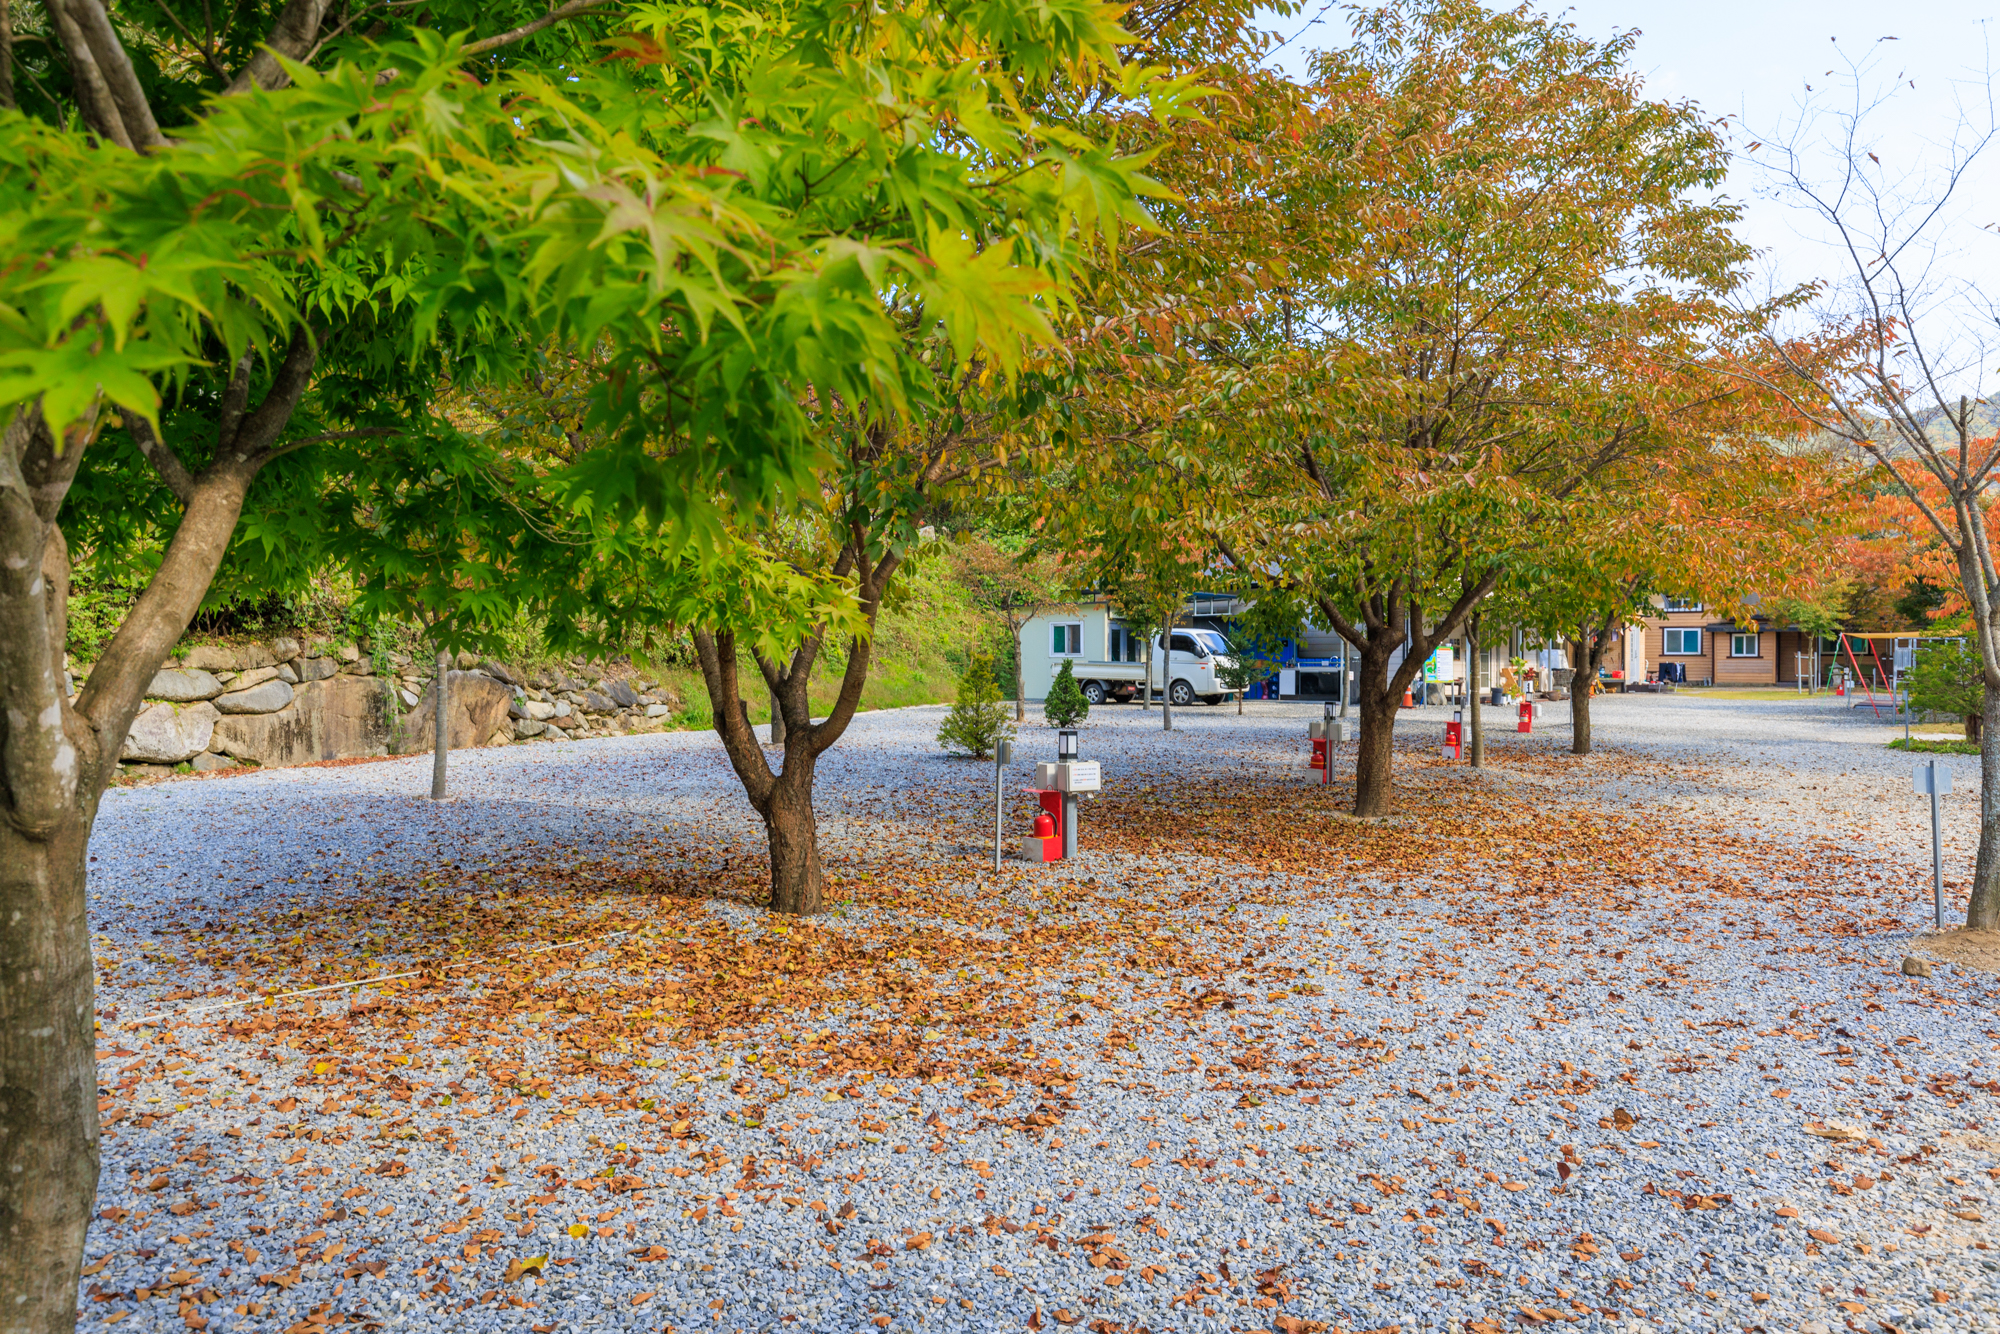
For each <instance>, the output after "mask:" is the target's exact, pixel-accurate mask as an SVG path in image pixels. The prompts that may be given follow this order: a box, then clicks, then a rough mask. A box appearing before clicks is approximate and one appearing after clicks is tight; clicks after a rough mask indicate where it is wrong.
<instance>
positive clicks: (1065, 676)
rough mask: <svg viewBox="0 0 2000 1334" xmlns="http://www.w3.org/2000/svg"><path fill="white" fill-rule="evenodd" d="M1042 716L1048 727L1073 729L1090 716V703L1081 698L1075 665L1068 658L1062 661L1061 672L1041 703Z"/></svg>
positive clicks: (1081, 693)
mask: <svg viewBox="0 0 2000 1334" xmlns="http://www.w3.org/2000/svg"><path fill="white" fill-rule="evenodd" d="M1042 716H1043V717H1044V718H1046V719H1048V720H1049V726H1050V727H1075V726H1076V725H1077V724H1078V723H1080V722H1082V721H1083V720H1084V719H1085V718H1088V717H1089V716H1090V701H1089V700H1087V699H1085V698H1084V697H1083V688H1082V687H1081V686H1079V685H1077V683H1076V671H1075V664H1074V663H1072V662H1071V661H1070V660H1069V659H1068V658H1064V659H1063V665H1062V670H1061V671H1059V672H1057V673H1056V679H1055V681H1054V683H1053V684H1051V685H1050V686H1049V697H1048V698H1047V699H1045V700H1043V701H1042Z"/></svg>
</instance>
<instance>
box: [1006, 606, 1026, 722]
mask: <svg viewBox="0 0 2000 1334" xmlns="http://www.w3.org/2000/svg"><path fill="white" fill-rule="evenodd" d="M1007 626H1008V629H1009V630H1011V631H1012V632H1013V635H1014V721H1015V722H1017V723H1024V722H1026V721H1028V677H1027V672H1026V671H1025V670H1024V669H1023V668H1022V666H1021V661H1022V659H1024V658H1026V657H1027V656H1028V655H1027V654H1025V653H1023V652H1021V627H1020V626H1018V625H1015V624H1014V623H1013V622H1012V621H1009V622H1008V623H1007Z"/></svg>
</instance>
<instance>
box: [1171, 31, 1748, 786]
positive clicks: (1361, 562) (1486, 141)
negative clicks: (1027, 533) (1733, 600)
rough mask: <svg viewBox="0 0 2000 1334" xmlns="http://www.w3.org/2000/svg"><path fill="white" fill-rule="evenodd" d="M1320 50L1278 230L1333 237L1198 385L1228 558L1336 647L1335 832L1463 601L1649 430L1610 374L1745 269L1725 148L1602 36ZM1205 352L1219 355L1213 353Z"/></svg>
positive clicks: (1386, 760) (1710, 322) (1369, 38)
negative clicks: (1352, 723)
mask: <svg viewBox="0 0 2000 1334" xmlns="http://www.w3.org/2000/svg"><path fill="white" fill-rule="evenodd" d="M1357 33H1358V40H1357V42H1356V43H1355V45H1354V46H1353V47H1351V48H1349V49H1347V50H1345V51H1340V52H1333V53H1329V54H1328V55H1326V56H1324V57H1322V58H1321V60H1320V62H1319V64H1318V66H1317V71H1316V73H1317V82H1316V85H1315V91H1316V92H1317V93H1318V94H1319V96H1320V98H1321V100H1322V101H1323V102H1324V104H1325V105H1327V106H1328V107H1329V108H1332V109H1331V110H1329V111H1328V113H1327V117H1326V122H1325V124H1324V125H1323V126H1322V127H1320V128H1318V129H1317V130H1316V131H1314V132H1313V133H1310V134H1307V135H1305V136H1304V137H1303V139H1302V142H1301V144H1300V146H1299V148H1298V150H1297V152H1296V153H1294V154H1292V156H1291V159H1290V160H1289V163H1288V166H1289V169H1288V170H1287V171H1285V172H1283V173H1281V177H1280V179H1281V186H1282V194H1281V195H1280V201H1281V203H1282V205H1283V206H1284V208H1285V209H1286V210H1287V217H1288V218H1289V217H1293V216H1296V217H1299V218H1302V219H1309V220H1320V219H1325V218H1327V217H1331V216H1338V217H1340V218H1342V219H1344V222H1345V226H1344V228H1342V229H1340V230H1339V231H1338V232H1337V233H1336V240H1337V244H1336V245H1334V246H1333V247H1332V248H1331V249H1330V251H1329V252H1328V254H1327V255H1326V257H1325V258H1323V259H1321V260H1319V261H1317V262H1313V263H1311V264H1310V265H1309V266H1308V264H1307V263H1306V261H1305V259H1304V257H1302V256H1297V255H1294V256H1293V257H1292V259H1293V263H1292V268H1291V270H1290V271H1289V273H1288V274H1287V275H1286V277H1287V284H1286V287H1285V289H1284V290H1285V296H1286V301H1285V304H1284V306H1283V308H1282V309H1281V310H1279V311H1276V312H1272V311H1269V310H1268V309H1267V310H1266V311H1265V312H1264V313H1263V314H1262V317H1261V319H1260V321H1259V322H1258V323H1257V324H1256V326H1255V327H1254V328H1250V327H1248V325H1247V322H1246V327H1245V330H1244V342H1245V343H1246V344H1247V343H1249V342H1250V341H1251V339H1252V337H1253V336H1254V338H1255V340H1256V342H1255V346H1253V347H1247V348H1246V349H1245V350H1244V351H1242V352H1240V353H1237V354H1234V355H1235V357H1236V360H1237V361H1238V362H1239V363H1240V365H1238V366H1237V367H1235V368H1234V369H1232V370H1231V371H1230V372H1229V373H1228V374H1226V375H1221V376H1218V377H1217V379H1218V380H1220V381H1223V382H1224V383H1226V390H1224V391H1222V392H1218V394H1217V399H1218V401H1219V402H1220V403H1222V404H1224V405H1226V407H1227V408H1228V410H1229V411H1230V412H1231V413H1233V418H1232V420H1233V422H1234V423H1236V426H1235V435H1234V439H1233V440H1232V441H1231V444H1232V448H1230V449H1228V450H1217V451H1214V452H1213V453H1212V454H1211V455H1210V456H1208V459H1209V466H1210V469H1211V472H1212V474H1213V476H1214V478H1215V480H1216V482H1217V483H1218V484H1220V485H1225V486H1226V487H1227V488H1228V490H1229V492H1230V494H1231V495H1233V496H1234V497H1236V499H1237V502H1238V503H1237V505H1236V507H1235V511H1234V513H1233V514H1232V515H1231V516H1229V519H1228V521H1227V522H1226V523H1225V524H1224V525H1223V526H1222V529H1221V531H1219V532H1218V534H1217V540H1218V544H1219V545H1221V546H1222V547H1223V548H1224V549H1225V550H1227V551H1228V552H1229V553H1230V555H1231V557H1232V561H1233V563H1234V564H1236V565H1237V566H1238V567H1240V568H1244V569H1257V570H1278V571H1282V572H1283V575H1284V577H1285V578H1286V579H1287V580H1288V581H1289V583H1290V585H1291V587H1292V588H1293V589H1294V590H1295V591H1296V592H1297V593H1298V594H1299V595H1300V596H1301V597H1303V598H1304V599H1306V600H1308V601H1310V602H1311V603H1312V605H1313V607H1314V609H1315V619H1316V620H1319V621H1320V622H1321V623H1323V624H1326V625H1328V626H1330V627H1331V628H1332V629H1333V630H1335V631H1336V632H1337V633H1339V634H1340V635H1341V636H1342V637H1343V638H1345V639H1346V640H1347V641H1348V642H1349V643H1350V644H1351V645H1353V647H1354V648H1355V649H1356V650H1357V652H1358V655H1359V659H1360V661H1359V671H1358V682H1357V684H1358V688H1359V695H1360V706H1361V738H1360V744H1359V747H1358V751H1357V759H1356V770H1355V777H1356V782H1355V806H1354V810H1355V813H1356V814H1358V815H1363V816H1381V815H1386V814H1387V813H1388V812H1389V810H1390V806H1391V763H1392V754H1393V751H1392V743H1393V730H1394V727H1395V723H1396V717H1397V704H1398V702H1399V701H1400V699H1401V697H1402V694H1403V692H1404V691H1405V690H1406V689H1407V688H1408V687H1409V686H1410V685H1411V683H1412V682H1413V681H1414V680H1415V677H1416V674H1417V673H1418V672H1419V671H1420V670H1421V668H1422V664H1423V661H1424V660H1425V659H1426V658H1427V657H1428V656H1429V655H1430V653H1431V652H1432V651H1433V650H1435V649H1436V648H1437V647H1438V646H1440V645H1441V644H1444V643H1447V642H1450V641H1451V640H1453V639H1456V638H1457V637H1458V636H1459V635H1460V633H1461V632H1462V630H1463V628H1464V626H1465V625H1466V623H1467V621H1468V618H1469V617H1470V616H1471V615H1472V614H1473V612H1474V611H1475V610H1476V609H1477V608H1478V606H1479V605H1480V604H1481V602H1482V601H1483V600H1484V599H1485V598H1487V597H1488V596H1489V595H1491V594H1492V593H1493V592H1494V591H1495V590H1496V589H1498V588H1500V587H1501V586H1502V585H1503V582H1505V581H1507V580H1509V579H1521V578H1526V577H1529V576H1531V575H1532V574H1533V573H1534V571H1535V570H1537V569H1539V568H1542V567H1544V566H1546V565H1547V564H1548V563H1549V562H1550V561H1551V559H1552V555H1551V553H1552V552H1553V551H1554V550H1556V549H1558V548H1560V546H1561V544H1562V543H1564V542H1565V541H1567V540H1568V535H1569V534H1570V533H1571V532H1572V531H1573V530H1574V528H1575V526H1576V523H1577V514H1578V512H1579V509H1581V510H1582V512H1583V513H1584V514H1585V516H1586V517H1588V515H1589V513H1590V506H1591V505H1593V504H1605V503H1609V504H1614V505H1615V504H1621V503H1624V502H1623V501H1620V500H1618V499H1617V498H1616V497H1617V494H1618V493H1617V490H1616V486H1615V483H1616V482H1617V479H1620V478H1623V477H1627V476H1630V475H1632V470H1633V469H1635V468H1636V467H1637V466H1638V465H1639V463H1640V462H1642V461H1643V460H1645V459H1648V458H1651V457H1654V456H1656V455H1657V454H1659V453H1660V452H1661V451H1662V450H1665V449H1667V448H1670V447H1671V445H1672V440H1671V438H1670V437H1668V436H1665V435H1663V434H1662V433H1660V432H1657V431H1654V430H1650V429H1647V425H1646V421H1647V419H1646V416H1645V414H1644V413H1643V412H1634V411H1632V410H1630V408H1629V400H1631V399H1632V398H1633V397H1634V393H1633V389H1632V376H1631V374H1630V371H1629V369H1628V363H1629V362H1630V361H1631V360H1632V359H1633V352H1632V349H1633V348H1635V347H1640V348H1644V349H1647V350H1648V351H1647V356H1648V358H1649V359H1650V361H1651V362H1652V363H1653V364H1672V362H1673V361H1674V360H1676V359H1677V358H1685V357H1686V356H1688V355H1690V354H1691V353H1692V352H1693V351H1695V350H1698V349H1699V348H1700V347H1701V346H1702V344H1703V342H1704V341H1705V339H1706V337H1707V332H1708V331H1709V330H1711V329H1712V328H1713V327H1715V326H1716V325H1717V324H1719V323H1721V322H1723V321H1724V319H1725V318H1726V312H1725V311H1724V310H1723V307H1722V304H1721V302H1722V298H1723V297H1724V295H1725V294H1726V293H1728V292H1729V291H1731V290H1732V289H1733V288H1734V286H1735V285H1736V283H1737V281H1738V276H1739V270H1740V266H1741V265H1742V264H1743V263H1744V262H1745V261H1746V260H1747V258H1748V251H1747V250H1746V249H1745V248H1744V247H1743V246H1742V245H1741V244H1740V243H1739V242H1738V241H1736V240H1735V238H1734V237H1733V236H1732V235H1731V234H1730V232H1729V225H1730V223H1731V222H1732V221H1733V219H1734V214H1733V212H1731V211H1730V210H1729V209H1728V208H1726V207H1718V206H1716V205H1714V204H1713V203H1711V202H1710V201H1709V199H1708V198H1707V192H1708V191H1709V190H1710V189H1711V188H1712V187H1713V186H1715V185H1716V184H1717V183H1719V181H1720V179H1721V174H1722V172H1723V170H1724V169H1725V165H1726V154H1725V152H1724V147H1723V145H1722V142H1721V140H1720V139H1719V137H1718V136H1717V134H1716V132H1715V129H1714V127H1713V126H1712V125H1711V124H1710V123H1709V122H1708V120H1707V119H1706V118H1704V117H1703V116H1702V115H1701V114H1700V112H1699V110H1698V109H1697V108H1695V107H1693V106H1690V105H1686V104H1668V103H1663V102H1655V101H1650V100H1648V99H1646V98H1645V97H1643V96H1642V95H1641V91H1640V87H1639V82H1638V80H1637V78H1636V76H1635V75H1634V74H1633V72H1632V71H1631V70H1630V68H1629V67H1628V65H1627V60H1628V57H1629V53H1630V41H1629V39H1628V38H1620V39H1614V40H1612V41H1610V42H1605V43H1598V42H1594V41H1591V40H1589V39H1587V38H1585V37H1584V36H1582V35H1581V34H1580V33H1578V32H1577V31H1576V29H1575V28H1574V27H1573V26H1571V25H1569V24H1567V23H1564V22H1561V21H1558V20H1554V19H1550V18H1547V17H1544V16H1541V15H1538V14H1535V13H1533V12H1531V11H1528V10H1516V11H1510V12H1505V13H1499V14H1495V13H1490V12H1488V11H1487V10H1485V9H1484V8H1483V7H1481V6H1480V5H1478V4H1476V3H1472V2H1471V0H1404V2H1403V3H1397V4H1390V5H1387V6H1384V7H1382V8H1380V9H1375V10H1370V11H1367V12H1365V13H1363V14H1361V15H1360V16H1359V17H1358V18H1357ZM1218 360H1220V359H1218Z"/></svg>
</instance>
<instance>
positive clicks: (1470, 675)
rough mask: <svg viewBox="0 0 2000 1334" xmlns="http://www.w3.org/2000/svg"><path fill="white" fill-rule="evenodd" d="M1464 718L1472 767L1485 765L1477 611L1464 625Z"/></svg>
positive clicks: (1478, 767) (1481, 767)
mask: <svg viewBox="0 0 2000 1334" xmlns="http://www.w3.org/2000/svg"><path fill="white" fill-rule="evenodd" d="M1465 685H1466V708H1465V720H1466V722H1468V723H1470V724H1471V726H1472V735H1471V737H1470V739H1469V741H1468V744H1469V745H1470V746H1471V747H1472V750H1471V753H1470V758H1471V760H1472V767H1473V768H1475V769H1483V768H1485V767H1486V733H1485V732H1484V731H1482V730H1481V729H1480V725H1479V613H1478V612H1474V613H1473V614H1472V616H1471V618H1470V619H1469V620H1468V621H1467V622H1466V626H1465Z"/></svg>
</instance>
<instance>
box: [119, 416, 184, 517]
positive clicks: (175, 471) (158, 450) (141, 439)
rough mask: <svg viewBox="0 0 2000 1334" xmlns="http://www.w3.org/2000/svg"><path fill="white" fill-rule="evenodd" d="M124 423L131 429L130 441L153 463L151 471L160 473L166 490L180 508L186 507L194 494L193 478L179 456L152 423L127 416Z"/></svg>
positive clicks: (142, 418)
mask: <svg viewBox="0 0 2000 1334" xmlns="http://www.w3.org/2000/svg"><path fill="white" fill-rule="evenodd" d="M126 424H127V425H128V426H129V427H130V428H131V431H132V442H133V443H134V444H136V445H138V446H139V452H140V453H141V454H144V455H145V456H146V462H148V463H150V464H152V465H153V471H154V472H156V473H158V474H159V475H160V480H161V481H162V482H164V483H166V486H167V490H169V491H171V492H173V493H174V499H176V500H178V501H180V502H181V508H182V509H186V508H187V503H188V501H189V499H190V498H192V497H193V495H194V478H192V477H190V476H188V470H187V469H186V468H184V467H182V466H181V461H180V457H179V456H178V455H176V454H175V453H174V451H173V449H172V448H171V447H169V446H168V445H167V443H166V442H165V441H163V440H161V439H160V437H159V436H157V435H155V434H154V433H153V426H152V423H151V422H148V421H147V420H146V419H145V418H144V417H139V416H132V417H128V418H126Z"/></svg>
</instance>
